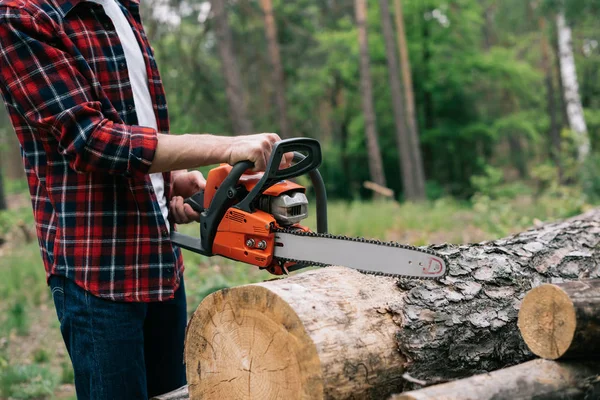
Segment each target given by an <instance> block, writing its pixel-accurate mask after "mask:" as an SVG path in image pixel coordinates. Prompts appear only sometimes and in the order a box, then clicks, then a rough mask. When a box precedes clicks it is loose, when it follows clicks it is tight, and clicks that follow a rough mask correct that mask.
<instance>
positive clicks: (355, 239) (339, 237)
mask: <svg viewBox="0 0 600 400" xmlns="http://www.w3.org/2000/svg"><path fill="white" fill-rule="evenodd" d="M271 231H272V232H274V233H285V234H289V235H294V236H308V237H316V238H325V239H336V240H346V241H349V242H360V243H369V244H375V245H379V246H388V247H397V248H401V249H406V250H413V251H418V252H420V253H425V254H429V255H432V256H435V257H439V258H441V259H442V260H444V263H445V264H446V272H445V274H444V275H442V276H436V277H431V278H430V277H410V276H405V275H398V274H390V273H387V272H375V271H365V270H363V269H356V271H359V272H362V273H364V274H369V275H376V276H390V277H394V278H400V279H410V280H416V279H424V280H438V279H441V278H443V277H445V276H446V275H447V274H448V270H449V263H448V257H446V256H445V255H443V254H440V253H437V252H435V251H433V250H430V249H427V248H421V247H415V246H411V245H408V244H401V243H398V242H383V241H381V240H377V239H365V238H364V237H350V236H345V235H333V234H331V233H316V232H310V231H309V232H307V231H303V230H300V229H293V228H287V229H285V228H275V227H273V228H271ZM277 260H278V261H280V262H282V264H283V263H285V262H292V263H296V264H299V265H304V266H307V267H308V266H317V267H330V266H332V265H334V264H325V263H321V262H313V261H306V260H297V259H293V258H283V257H281V258H280V257H277Z"/></svg>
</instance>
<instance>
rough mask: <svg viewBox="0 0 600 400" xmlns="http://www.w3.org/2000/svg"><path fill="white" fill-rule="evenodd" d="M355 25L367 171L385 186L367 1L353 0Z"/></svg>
mask: <svg viewBox="0 0 600 400" xmlns="http://www.w3.org/2000/svg"><path fill="white" fill-rule="evenodd" d="M354 5H355V12H356V25H357V28H358V44H359V58H360V94H361V100H362V108H363V114H364V119H365V132H366V137H367V152H368V154H369V171H370V174H371V179H372V180H373V182H375V183H377V184H379V185H381V186H386V182H385V174H384V172H383V162H382V160H381V152H380V150H379V138H378V135H377V119H376V117H375V107H374V106H373V84H372V82H371V67H370V62H369V44H368V42H367V2H366V0H355V2H354Z"/></svg>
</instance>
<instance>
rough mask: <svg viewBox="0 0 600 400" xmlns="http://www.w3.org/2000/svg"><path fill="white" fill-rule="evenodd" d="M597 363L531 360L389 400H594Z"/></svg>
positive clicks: (598, 389)
mask: <svg viewBox="0 0 600 400" xmlns="http://www.w3.org/2000/svg"><path fill="white" fill-rule="evenodd" d="M598 375H600V363H598V362H589V363H558V362H555V361H548V360H532V361H528V362H526V363H523V364H519V365H515V366H514V367H509V368H505V369H500V370H498V371H494V372H492V373H489V374H482V375H476V376H472V377H470V378H466V379H460V380H457V381H453V382H449V383H444V384H441V385H435V386H431V387H428V388H425V389H420V390H415V391H411V392H406V393H403V394H400V395H395V396H392V397H391V398H390V400H515V399H544V400H551V399H556V400H567V399H573V400H574V399H595V398H598V396H600V381H599V380H598V379H597V378H598Z"/></svg>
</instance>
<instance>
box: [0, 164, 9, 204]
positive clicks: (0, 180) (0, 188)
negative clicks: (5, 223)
mask: <svg viewBox="0 0 600 400" xmlns="http://www.w3.org/2000/svg"><path fill="white" fill-rule="evenodd" d="M7 208H8V207H7V204H6V195H5V193H4V177H3V175H2V167H0V211H2V210H6V209H7Z"/></svg>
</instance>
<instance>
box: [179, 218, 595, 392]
mask: <svg viewBox="0 0 600 400" xmlns="http://www.w3.org/2000/svg"><path fill="white" fill-rule="evenodd" d="M599 243H600V209H598V210H593V211H590V212H588V213H586V214H584V215H582V216H579V217H577V218H574V219H571V220H568V221H564V222H559V223H554V224H549V225H545V226H543V227H540V228H537V229H535V230H529V231H527V232H524V233H521V234H519V235H515V236H511V237H508V238H506V239H501V240H497V241H493V242H483V243H479V244H473V245H462V246H455V245H449V244H444V245H438V246H433V247H432V249H433V250H436V251H438V252H440V253H442V254H445V255H446V256H447V257H448V259H449V274H448V276H446V277H444V278H443V279H441V280H439V281H433V280H431V281H428V280H425V281H423V280H408V279H401V280H397V279H393V278H386V277H375V276H371V275H363V274H361V273H359V272H356V271H354V270H350V269H347V268H342V267H329V268H322V269H318V270H313V271H309V272H306V273H303V274H298V275H295V276H292V277H289V278H287V279H279V280H273V281H268V282H264V283H261V284H256V285H247V286H242V287H237V288H232V289H227V290H222V291H220V292H216V293H214V294H212V295H210V296H208V297H207V298H206V299H205V300H204V301H203V302H202V303H201V304H200V306H199V307H198V309H197V310H196V312H195V313H194V316H193V317H192V319H191V321H190V323H189V325H188V332H187V337H186V349H185V360H186V364H187V375H188V382H189V385H190V393H191V394H192V398H238V399H244V398H251V397H252V398H261V399H274V398H336V399H338V398H339V399H343V398H376V399H380V398H385V396H387V395H389V394H391V393H399V392H402V391H403V390H405V389H407V388H411V387H412V385H413V384H412V383H411V382H409V381H408V380H405V379H404V378H403V375H404V374H405V373H408V375H409V376H411V377H413V378H416V379H419V380H424V381H426V383H427V384H432V383H439V382H445V381H447V380H450V379H457V378H464V377H468V376H471V375H474V374H478V373H483V372H487V371H493V370H496V369H500V368H504V367H507V366H510V365H514V364H518V363H522V362H524V361H527V360H529V359H531V358H532V357H533V354H531V352H529V351H528V349H527V346H526V345H525V343H524V342H523V340H522V339H521V335H520V333H519V331H518V328H517V313H518V309H519V306H520V300H521V299H522V298H523V296H524V295H525V293H526V292H527V291H528V290H529V289H531V288H532V287H533V286H538V285H539V284H541V283H543V282H546V281H550V280H553V279H554V280H556V279H578V278H588V277H591V278H598V277H600V270H599V265H600V247H599V246H598V244H599ZM405 376H406V375H405ZM410 380H411V381H414V380H413V379H410Z"/></svg>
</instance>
